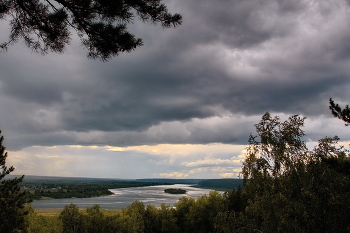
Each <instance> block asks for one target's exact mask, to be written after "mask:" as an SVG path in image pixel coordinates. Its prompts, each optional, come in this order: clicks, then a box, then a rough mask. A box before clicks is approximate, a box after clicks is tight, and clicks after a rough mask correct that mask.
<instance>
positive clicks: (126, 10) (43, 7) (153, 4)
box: [0, 0, 182, 61]
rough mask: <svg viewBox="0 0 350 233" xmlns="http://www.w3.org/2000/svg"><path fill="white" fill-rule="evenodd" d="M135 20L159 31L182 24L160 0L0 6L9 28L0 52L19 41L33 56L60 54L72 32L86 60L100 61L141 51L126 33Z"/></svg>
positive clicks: (18, 1) (24, 1) (13, 1)
mask: <svg viewBox="0 0 350 233" xmlns="http://www.w3.org/2000/svg"><path fill="white" fill-rule="evenodd" d="M135 14H136V15H137V16H138V17H139V18H140V19H141V20H142V21H143V22H147V21H148V22H152V23H155V24H157V23H160V24H161V25H162V26H163V27H164V28H168V27H171V26H174V27H176V26H178V25H181V22H182V16H181V15H179V14H171V13H169V12H168V9H167V7H166V6H165V5H164V4H162V3H161V0H42V1H40V0H0V19H6V20H8V19H9V23H10V26H11V33H10V35H9V40H8V41H7V42H5V43H2V44H0V48H1V49H2V50H7V49H8V47H9V45H12V44H14V43H16V42H18V40H19V39H21V38H23V39H24V41H25V44H26V45H27V46H28V47H29V48H31V49H32V50H33V51H36V52H41V53H42V54H46V53H47V52H48V51H49V50H50V51H52V52H59V53H62V52H63V51H64V48H65V46H66V45H67V44H69V42H70V39H71V36H72V34H71V31H72V29H73V30H75V31H76V33H77V35H78V36H79V37H80V39H81V42H82V45H83V46H85V47H86V48H87V49H88V50H89V52H88V57H89V58H93V59H96V58H98V59H100V60H102V61H106V60H108V59H110V58H112V57H113V56H117V55H118V54H119V53H121V52H131V51H132V50H134V49H135V48H136V47H139V46H141V45H142V40H141V39H139V38H135V36H134V35H133V34H131V33H129V32H128V31H127V28H126V25H127V24H128V23H132V21H133V19H134V17H135Z"/></svg>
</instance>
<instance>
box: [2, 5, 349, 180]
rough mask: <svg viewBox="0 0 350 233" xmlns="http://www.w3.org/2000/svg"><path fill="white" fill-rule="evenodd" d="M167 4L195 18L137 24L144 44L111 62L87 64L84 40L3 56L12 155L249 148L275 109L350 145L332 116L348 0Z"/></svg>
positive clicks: (341, 81)
mask: <svg viewBox="0 0 350 233" xmlns="http://www.w3.org/2000/svg"><path fill="white" fill-rule="evenodd" d="M165 3H166V4H167V5H168V6H169V8H170V10H171V11H172V12H179V13H181V14H182V15H183V25H182V26H180V27H179V28H176V29H162V28H161V27H159V26H155V25H149V24H144V23H142V22H135V24H132V25H130V26H129V29H130V30H131V31H132V32H133V33H135V34H136V36H138V37H141V38H143V40H144V46H143V47H141V48H138V49H137V50H135V51H134V52H132V53H130V54H122V55H120V56H119V57H116V58H114V59H112V60H111V61H109V62H108V63H101V62H100V61H93V60H87V59H86V57H85V52H86V51H84V50H82V48H81V47H79V44H78V41H77V40H75V39H73V40H72V44H71V46H70V47H68V48H67V49H66V51H65V53H64V54H62V55H60V54H48V55H46V56H41V55H39V54H35V53H31V52H30V51H28V49H26V48H25V47H24V45H23V44H16V45H15V46H13V47H11V48H10V49H9V51H8V52H7V53H1V54H0V59H1V62H0V70H1V73H0V98H1V101H0V109H1V111H0V127H1V129H2V131H3V133H4V135H5V137H6V146H7V148H8V149H9V150H12V151H16V150H17V151H20V150H28V148H29V149H30V148H31V147H33V146H41V147H50V146H63V148H64V146H67V145H83V146H87V148H88V146H92V145H98V146H101V147H104V146H112V147H130V146H140V145H158V144H164V145H169V144H174V145H182V144H203V145H205V144H211V143H221V144H222V145H225V144H231V145H244V144H246V142H247V139H248V136H249V134H250V133H252V132H254V124H255V123H257V122H258V121H259V118H260V116H261V115H262V114H263V113H265V112H266V111H269V112H272V113H276V114H279V115H281V116H282V117H287V116H288V115H292V114H302V115H304V116H307V117H308V118H309V121H308V122H307V124H309V125H310V126H307V127H308V128H307V132H306V133H307V134H308V137H309V139H310V140H313V141H315V140H317V139H318V138H321V137H324V136H326V135H328V136H332V135H334V134H338V135H339V136H340V137H341V138H342V139H343V140H349V136H348V135H347V133H346V132H347V129H346V128H345V127H343V123H342V122H340V121H339V120H336V119H332V116H331V115H330V112H329V110H328V100H329V98H330V97H332V98H333V99H335V100H336V102H339V103H341V104H346V103H348V100H349V99H350V98H349V97H350V96H349V93H350V92H349V87H350V85H349V75H350V59H349V58H350V43H349V41H350V25H349V24H350V6H349V3H348V1H345V0H343V1H342V0H337V1H335V0H334V1H333V0H332V1H326V0H320V1H312V0H297V1H286V0H271V1H268V2H265V1H264V2H261V1H257V0H246V1H238V0H234V1H225V0H217V1H210V0H200V1H199V0H193V1H186V0H177V1H173V0H168V1H165ZM0 27H1V29H3V30H6V28H7V25H6V22H5V21H3V22H2V24H1V25H0ZM1 38H3V35H2V36H1ZM325 134H326V135H325ZM25 148H27V149H25ZM33 148H37V147H33ZM22 152H23V151H22ZM18 153H19V152H18ZM106 156H107V155H106ZM148 156H151V155H150V154H148V155H147V156H146V155H145V157H146V158H148ZM169 156H171V155H169ZM128 158H129V157H128ZM231 158H232V156H231V157H230V158H226V157H225V158H223V157H221V155H220V154H219V153H218V154H217V157H212V158H206V157H201V158H198V160H196V161H187V162H186V161H182V162H179V164H182V165H181V166H182V167H183V169H185V171H184V172H182V173H181V172H179V171H175V170H174V171H172V170H171V169H170V167H171V166H170V165H169V167H167V166H168V165H165V164H167V163H166V162H164V164H163V166H165V167H166V168H165V170H164V172H162V171H159V172H158V173H157V174H164V176H165V174H171V173H172V172H174V173H173V174H174V175H175V176H176V175H178V176H181V175H184V176H185V175H186V174H187V176H190V175H189V174H190V173H189V171H190V170H188V169H189V167H191V166H192V168H193V167H195V168H197V169H204V170H205V169H208V164H211V166H212V168H214V167H215V166H217V167H224V166H225V165H223V164H226V162H228V161H227V159H231ZM230 161H231V160H230ZM232 163H233V162H232V161H231V162H229V163H228V164H231V165H232ZM214 165H215V166H214ZM235 166H236V165H235ZM167 169H168V170H167ZM177 169H179V167H177ZM186 169H187V170H186ZM204 170H203V171H204ZM176 172H178V173H176ZM207 172H209V173H210V172H211V171H207ZM231 172H232V171H226V170H225V171H222V173H220V174H223V175H222V176H225V174H226V176H227V174H230V173H231ZM203 173H205V172H203ZM146 174H147V173H146ZM215 174H216V173H215ZM217 174H219V173H217Z"/></svg>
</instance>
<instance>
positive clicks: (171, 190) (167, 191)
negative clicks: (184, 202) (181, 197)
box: [164, 188, 186, 194]
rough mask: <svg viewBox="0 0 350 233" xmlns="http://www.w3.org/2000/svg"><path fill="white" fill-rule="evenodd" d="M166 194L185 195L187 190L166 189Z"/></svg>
mask: <svg viewBox="0 0 350 233" xmlns="http://www.w3.org/2000/svg"><path fill="white" fill-rule="evenodd" d="M164 192H166V193H170V194H185V193H186V190H185V189H180V188H178V189H172V188H170V189H165V190H164Z"/></svg>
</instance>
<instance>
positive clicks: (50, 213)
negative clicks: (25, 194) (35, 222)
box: [34, 208, 63, 215]
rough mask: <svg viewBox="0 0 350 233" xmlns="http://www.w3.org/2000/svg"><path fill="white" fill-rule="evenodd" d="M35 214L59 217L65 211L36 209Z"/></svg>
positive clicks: (59, 209)
mask: <svg viewBox="0 0 350 233" xmlns="http://www.w3.org/2000/svg"><path fill="white" fill-rule="evenodd" d="M34 210H35V213H37V214H42V215H59V214H60V213H61V212H62V210H63V209H61V208H57V209H55V208H48V209H34Z"/></svg>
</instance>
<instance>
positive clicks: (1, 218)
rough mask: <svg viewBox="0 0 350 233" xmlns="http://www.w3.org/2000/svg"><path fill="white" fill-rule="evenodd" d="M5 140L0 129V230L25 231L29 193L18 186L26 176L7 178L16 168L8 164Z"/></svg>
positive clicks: (7, 231) (10, 232)
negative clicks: (25, 208) (26, 205)
mask: <svg viewBox="0 0 350 233" xmlns="http://www.w3.org/2000/svg"><path fill="white" fill-rule="evenodd" d="M3 141H4V137H3V136H2V135H1V131H0V181H1V183H0V232H6V233H12V232H25V229H26V223H25V215H27V211H25V210H24V207H25V204H26V203H27V195H26V192H23V191H21V190H20V187H19V186H18V184H19V183H20V182H22V181H23V179H24V176H21V177H20V178H17V177H16V178H14V179H5V176H7V175H8V174H10V173H11V172H12V171H14V170H15V168H14V167H13V166H11V167H7V166H6V158H7V152H6V151H5V147H4V146H3V144H2V143H3Z"/></svg>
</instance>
